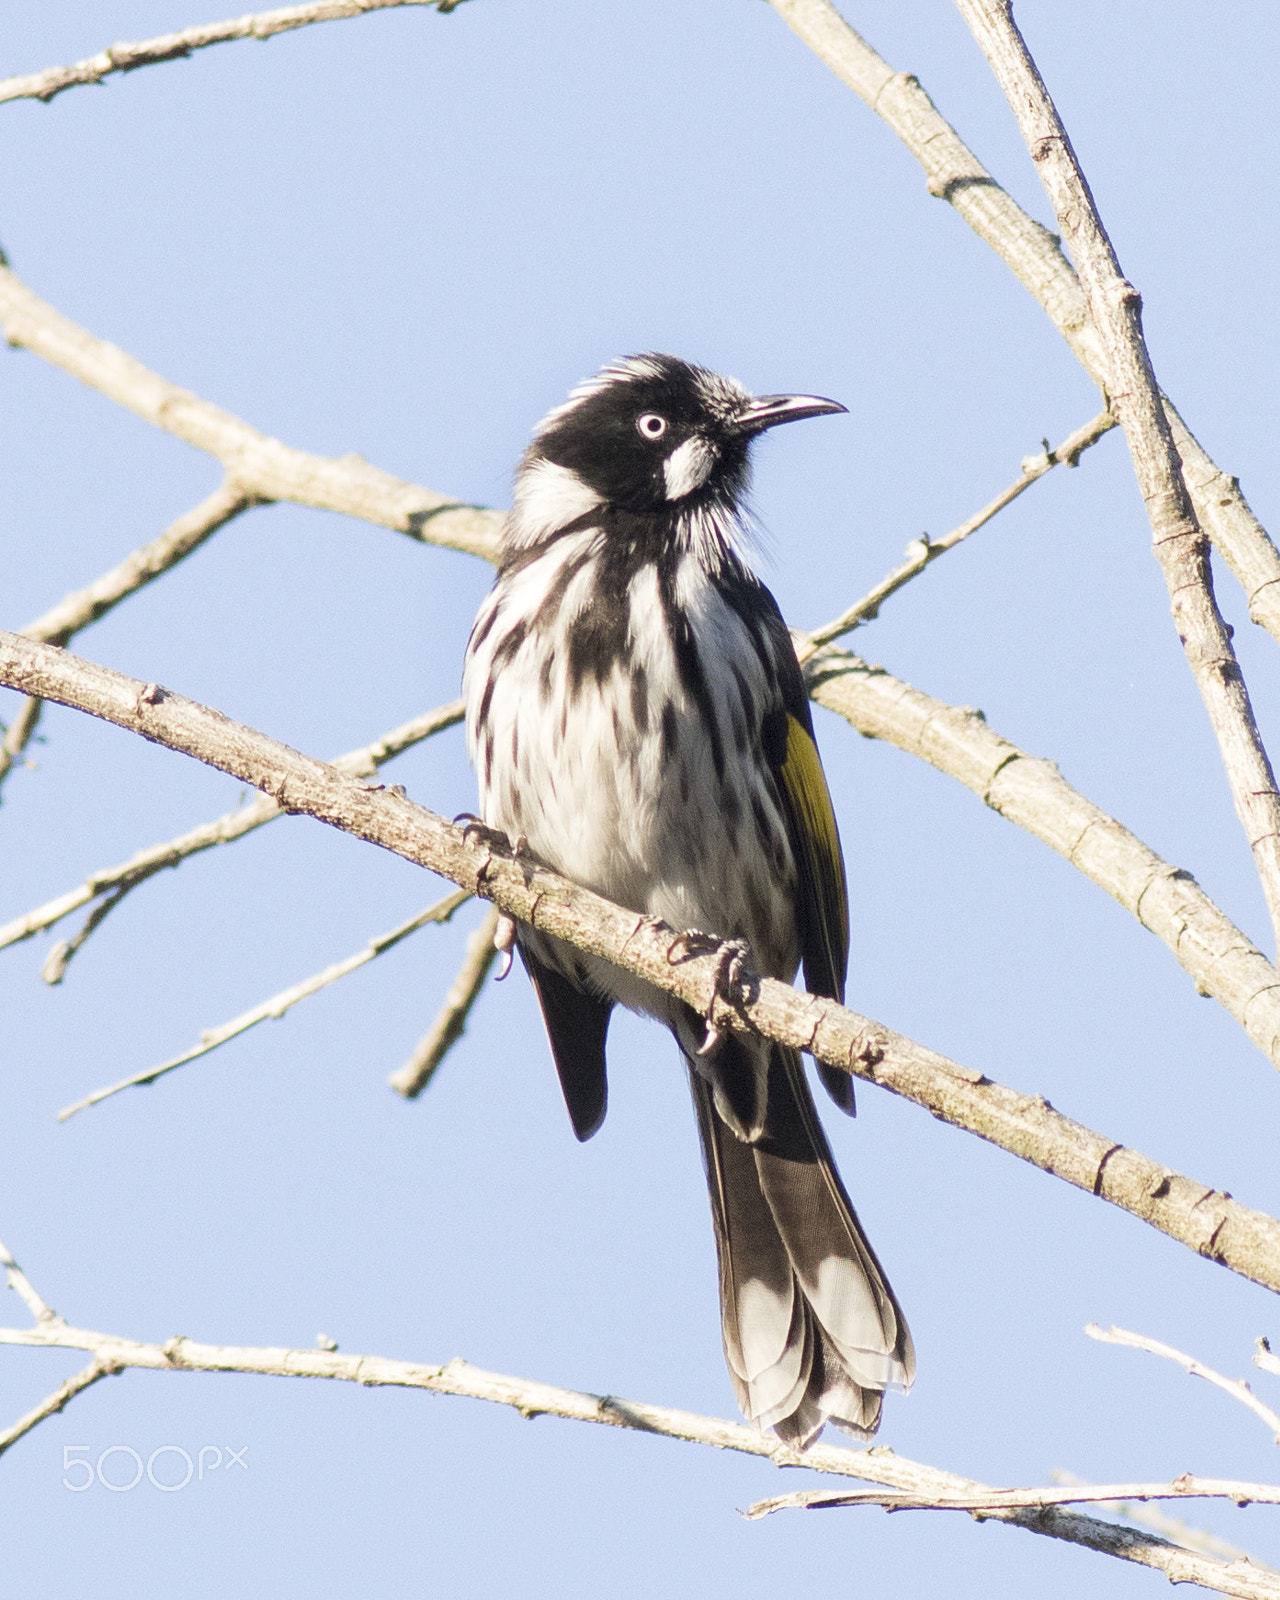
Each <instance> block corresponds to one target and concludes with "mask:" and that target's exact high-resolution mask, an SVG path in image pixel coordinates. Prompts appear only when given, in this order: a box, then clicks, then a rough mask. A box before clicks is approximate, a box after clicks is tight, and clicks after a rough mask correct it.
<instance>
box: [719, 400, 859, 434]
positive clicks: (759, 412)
mask: <svg viewBox="0 0 1280 1600" xmlns="http://www.w3.org/2000/svg"><path fill="white" fill-rule="evenodd" d="M848 409H849V408H848V406H842V405H841V404H840V402H839V401H838V400H824V399H822V398H821V396H820V395H816V394H762V395H758V396H757V397H756V398H755V399H754V400H752V401H751V403H750V404H749V405H747V406H746V407H744V409H743V410H742V411H741V412H739V414H738V418H737V421H736V422H735V424H734V431H735V432H737V433H745V434H747V435H748V436H750V435H752V434H756V433H763V432H764V430H765V429H766V428H776V427H777V426H778V424H779V423H780V422H799V421H800V420H801V419H802V418H803V417H822V416H826V415H827V413H828V412H833V411H847V410H848Z"/></svg>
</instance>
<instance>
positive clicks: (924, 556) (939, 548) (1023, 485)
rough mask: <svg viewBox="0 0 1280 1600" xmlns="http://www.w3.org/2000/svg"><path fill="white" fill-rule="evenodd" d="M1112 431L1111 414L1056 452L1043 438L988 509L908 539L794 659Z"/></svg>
mask: <svg viewBox="0 0 1280 1600" xmlns="http://www.w3.org/2000/svg"><path fill="white" fill-rule="evenodd" d="M1115 426H1116V419H1115V417H1114V416H1112V414H1111V412H1110V411H1100V412H1099V413H1098V415H1097V416H1096V417H1094V419H1093V421H1092V422H1086V423H1085V425H1084V426H1083V427H1082V428H1077V429H1076V431H1075V432H1074V433H1072V434H1069V435H1068V436H1067V438H1065V439H1064V440H1063V441H1062V443H1061V444H1060V445H1059V446H1058V447H1057V449H1056V450H1051V449H1050V448H1049V441H1048V440H1047V439H1046V440H1045V441H1044V448H1043V449H1042V450H1041V452H1040V454H1039V455H1038V456H1027V457H1026V458H1025V459H1024V461H1023V463H1022V472H1021V474H1020V475H1019V476H1018V477H1017V478H1015V480H1014V481H1013V482H1012V483H1011V484H1010V485H1009V487H1008V488H1007V489H1005V490H1003V491H1002V492H1001V493H1000V494H998V495H997V496H996V497H995V499H994V500H992V501H991V502H990V504H989V505H985V506H983V508H982V510H981V511H978V512H976V513H975V514H974V515H973V516H972V517H970V518H969V520H968V521H967V522H962V523H961V524H960V526H959V527H958V528H953V529H952V530H951V532H950V533H948V534H944V535H943V537H942V538H941V539H930V538H929V536H928V535H927V534H923V535H922V536H921V537H920V538H919V539H913V540H912V541H911V543H910V544H909V545H908V546H907V551H906V554H907V559H906V560H905V561H904V562H902V564H901V565H900V566H897V567H895V568H894V569H893V571H892V572H890V573H888V574H887V575H886V576H885V577H883V578H881V580H880V582H879V583H878V584H876V586H875V588H874V589H872V590H871V592H870V593H869V594H865V595H863V597H862V599H861V600H855V601H854V603H853V605H851V606H850V607H849V608H848V610H847V611H842V612H841V613H840V615H839V616H838V617H837V618H836V619H835V620H834V621H833V622H828V623H825V624H824V625H823V626H822V627H821V628H815V629H814V631H813V632H812V633H811V634H809V635H808V641H809V642H808V646H807V649H806V651H805V654H803V655H802V654H800V650H799V649H797V652H796V653H797V655H800V660H801V661H802V662H803V661H804V660H805V659H806V656H807V655H811V654H812V653H813V651H814V650H817V649H819V648H820V647H821V646H822V645H824V644H830V643H831V642H832V640H833V639H839V638H840V637H841V636H842V635H843V634H846V633H852V632H853V630H854V629H855V628H860V627H862V626H864V624H866V623H868V622H871V621H873V620H874V619H875V618H876V617H877V616H878V615H879V612H880V607H881V606H882V605H883V604H884V602H885V601H886V600H887V599H888V598H889V596H890V595H891V594H896V593H897V591H898V590H899V589H901V588H903V587H904V586H905V585H906V584H908V583H910V582H911V580H912V579H913V578H916V577H918V576H919V575H920V574H921V573H922V572H923V571H924V569H925V568H926V567H927V566H930V565H932V563H933V562H935V561H936V560H937V559H938V557H939V556H940V555H943V554H945V553H946V551H948V550H954V549H955V547H956V545H958V544H960V543H962V542H963V541H964V540H965V539H967V538H968V537H969V535H970V534H971V533H976V532H977V531H978V529H979V528H981V527H983V526H985V524H987V523H988V522H990V521H991V519H992V517H994V516H995V515H996V514H997V513H998V512H1000V511H1003V510H1004V508H1005V507H1006V506H1007V505H1010V504H1012V502H1013V501H1015V500H1016V499H1017V498H1018V496H1019V495H1021V494H1025V493H1026V491H1027V490H1028V489H1029V488H1030V487H1031V485H1032V484H1033V483H1037V482H1039V480H1040V479H1041V478H1043V477H1044V475H1045V473H1047V472H1051V471H1052V470H1053V468H1054V467H1057V466H1062V465H1064V464H1065V465H1066V466H1069V467H1074V466H1075V465H1076V464H1077V463H1078V462H1079V460H1080V457H1081V455H1082V454H1083V453H1084V452H1085V451H1086V450H1087V449H1088V448H1089V446H1090V445H1094V444H1097V442H1098V440H1099V439H1101V438H1102V436H1103V434H1104V433H1109V432H1110V431H1111V429H1112V428H1114V427H1115Z"/></svg>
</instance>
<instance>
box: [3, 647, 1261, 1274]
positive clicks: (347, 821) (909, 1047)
mask: <svg viewBox="0 0 1280 1600" xmlns="http://www.w3.org/2000/svg"><path fill="white" fill-rule="evenodd" d="M0 684H5V685H7V686H8V687H10V688H16V689H20V690H22V691H23V692H25V693H28V694H37V695H41V696H43V697H44V698H45V699H52V700H57V701H58V702H59V703H60V704H62V705H68V706H72V707H74V708H75V709H77V710H80V711H85V712H87V713H89V714H90V715H92V716H97V717H102V718H103V719H104V720H106V721H108V722H112V723H114V724H115V725H116V726H117V727H121V728H125V729H128V730H130V731H132V732H135V733H139V734H141V735H142V736H143V737H144V738H146V739H149V740H151V741H152V742H153V743H156V744H161V745H164V746H166V747H167V748H168V749H171V750H176V751H179V752H180V753H182V754H184V755H189V756H193V757H194V758H195V759H196V760H199V761H203V762H205V763H207V764H208V765H210V766H214V767H217V768H219V769H220V770H221V771H223V772H229V773H231V774H232V776H234V777H237V778H240V779H241V780H242V781H244V782H246V783H251V784H253V785H254V787H255V788H260V789H262V790H263V791H264V792H265V793H267V794H269V795H271V797H272V798H273V799H274V800H275V801H276V803H277V804H278V805H280V806H281V807H282V808H284V809H285V810H289V811H298V812H305V813H306V814H307V815H309V816H313V817H316V818H318V819H319V820H320V821H322V822H325V823H328V824H329V825H330V826H332V827H336V828H341V829H342V830H343V831H344V832H347V833H350V834H353V835H354V836H355V837H356V838H360V839H364V840H366V841H367V842H368V843H370V844H376V845H379V846H381V847H382V848H383V849H386V850H391V851H394V852H395V853H396V854H397V855H400V856H402V857H403V858H404V859H405V860H407V861H414V862H417V863H418V864H419V865H420V866H424V867H428V868H430V869H431V871H433V872H437V873H440V874H441V875H442V876H444V877H447V878H451V879H452V880H453V881H454V882H455V883H457V884H459V885H460V886H461V887H463V888H465V889H467V890H469V891H470V892H471V893H472V894H478V895H480V896H481V897H482V898H483V899H486V900H491V901H492V902H493V903H494V904H495V905H496V906H497V907H498V908H499V909H500V910H501V911H504V912H506V914H507V915H508V916H510V917H512V918H514V919H515V920H517V921H519V922H525V923H528V924H530V925H531V926H532V927H534V928H537V929H538V930H539V931H541V932H544V933H547V934H550V935H551V936H552V937H553V938H559V939H565V940H567V941H568V942H569V943H571V944H573V945H574V946H575V947H576V948H578V949H580V950H585V951H587V952H588V953H589V954H592V955H599V956H602V957H604V958H605V959H606V960H608V961H611V962H613V963H614V964H615V965H616V966H618V967H620V968H621V969H622V970H624V971H627V972H631V973H634V974H635V975H636V976H637V977H639V978H642V979H644V980H645V981H646V982H649V983H652V984H655V985H656V986H657V987H658V988H660V989H662V990H663V991H665V992H666V993H668V994H673V995H675V996H676V997H677V998H678V999H681V1000H683V1001H685V1002H686V1003H687V1004H689V1005H692V1006H693V1007H694V1008H695V1009H696V1010H697V1011H698V1012H699V1013H701V1014H704V1015H706V1016H707V1018H708V1020H709V1021H711V1022H712V1023H713V1024H714V1025H715V1026H716V1027H717V1028H719V1029H721V1030H723V1029H725V1028H733V1029H736V1030H739V1031H744V1032H753V1031H754V1032H759V1033H761V1034H764V1035H765V1036H767V1037H768V1038H771V1039H776V1040H777V1041H778V1042H779V1043H781V1044H785V1045H789V1046H791V1047H792V1048H794V1049H797V1050H802V1051H805V1052H806V1053H808V1054H810V1055H813V1056H814V1057H816V1059H818V1060H819V1061H825V1062H827V1063H828V1064H829V1065H831V1066H835V1067H838V1068H839V1069H840V1070H841V1071H844V1072H849V1073H851V1074H853V1075H854V1076H856V1077H859V1078H863V1079H865V1080H867V1081H868V1082H871V1083H877V1084H879V1085H881V1087H883V1088H886V1089H890V1090H891V1091H892V1092H893V1093H895V1094H898V1095H901V1096H903V1097H904V1098H905V1099H909V1100H912V1101H914V1102H915V1103H916V1104H917V1105H921V1106H924V1107H925V1108H926V1109H927V1110H928V1111H930V1112H932V1113H933V1115H935V1116H937V1117H939V1118H940V1119H941V1120H943V1121H945V1122H950V1123H953V1124H955V1125H956V1126H958V1127H963V1128H967V1129H968V1130H969V1131H970V1132H971V1133H976V1134H977V1135H978V1136H979V1137H980V1138H983V1139H987V1140H989V1141H990V1142H991V1143H993V1144H997V1145H999V1146H1000V1147H1001V1148H1002V1149H1006V1150H1008V1151H1010V1152H1011V1153H1012V1154H1014V1155H1017V1156H1019V1157H1021V1158H1022V1159H1023V1160H1025V1161H1029V1162H1031V1163H1032V1164H1033V1165H1035V1166H1038V1167H1040V1168H1041V1169H1042V1170H1044V1171H1046V1172H1052V1173H1053V1174H1055V1175H1056V1176H1057V1177H1060V1178H1062V1179H1063V1180H1064V1181H1065V1182H1067V1183H1071V1184H1074V1185H1075V1186H1076V1187H1078V1188H1081V1189H1084V1190H1085V1191H1086V1192H1088V1193H1090V1194H1094V1195H1098V1196H1100V1197H1101V1198H1102V1199H1105V1200H1107V1201H1109V1202H1110V1203H1111V1204H1113V1205H1116V1206H1119V1207H1120V1208H1121V1209H1123V1210H1125V1211H1128V1212H1130V1213H1131V1214H1132V1215H1134V1216H1137V1217H1141V1218H1142V1219H1143V1221H1145V1222H1148V1223H1150V1225H1151V1226H1152V1227H1154V1228H1157V1229H1159V1230H1160V1231H1161V1232H1162V1233H1166V1234H1168V1235H1169V1237H1171V1238H1175V1239H1178V1240H1180V1241H1181V1242H1182V1243H1183V1244H1185V1245H1187V1246H1188V1247H1189V1248H1190V1249H1192V1250H1195V1251H1196V1252H1197V1253H1198V1254H1200V1255H1203V1256H1207V1257H1208V1258H1209V1259H1210V1260H1213V1261H1217V1262H1220V1263H1221V1264H1222V1265H1224V1266H1226V1267H1229V1268H1230V1269H1231V1270H1232V1271H1233V1272H1238V1273H1239V1274H1240V1275H1241V1276H1243V1277H1246V1278H1249V1279H1250V1280H1251V1281H1252V1282H1254V1283H1258V1284H1261V1285H1262V1286H1263V1287H1265V1288H1270V1289H1275V1290H1280V1222H1277V1221H1276V1219H1275V1218H1273V1217H1269V1216H1267V1215H1266V1214H1265V1213H1263V1212H1259V1211H1254V1210H1251V1209H1250V1208H1249V1207H1247V1206H1243V1205H1241V1204H1240V1202H1239V1201H1238V1200H1236V1199H1234V1198H1233V1197H1232V1196H1230V1195H1228V1194H1225V1193H1220V1192H1219V1191H1217V1190H1214V1189H1210V1188H1208V1187H1207V1186H1205V1185H1203V1184H1198V1183H1196V1182H1194V1181H1193V1180H1191V1179H1189V1178H1184V1177H1181V1176H1180V1175H1179V1174H1177V1173H1174V1172H1172V1171H1171V1170H1170V1169H1169V1168H1167V1167H1162V1166H1160V1165H1159V1164H1158V1163H1157V1162H1154V1161H1151V1160H1150V1159H1148V1158H1147V1157H1146V1156H1143V1155H1140V1154H1138V1152H1137V1151H1134V1150H1129V1149H1126V1148H1125V1147H1124V1146H1123V1145H1120V1144H1118V1143H1117V1142H1116V1141H1114V1140H1110V1139H1107V1138H1105V1137H1104V1136H1103V1135H1101V1134H1098V1133H1094V1132H1092V1131H1091V1130H1090V1129H1088V1128H1085V1127H1083V1126H1082V1125H1081V1124H1079V1123H1076V1122H1072V1121H1071V1120H1070V1119H1069V1118H1067V1117H1064V1116H1062V1115H1061V1114H1060V1113H1059V1112H1057V1111H1055V1110H1054V1109H1053V1107H1052V1106H1051V1105H1049V1103H1048V1101H1047V1100H1045V1099H1044V1097H1043V1096H1034V1097H1033V1096H1030V1095H1023V1094H1018V1093H1017V1092H1016V1091H1014V1090H1012V1089H1007V1088H1005V1087H1003V1086H1002V1085H1000V1084H997V1083H993V1082H992V1081H991V1080H990V1079H988V1078H985V1077H984V1076H983V1075H982V1073H981V1072H979V1071H976V1070H974V1069H973V1068H971V1067H965V1066H962V1065H960V1064H959V1063H957V1062H954V1061H949V1060H947V1058H946V1057H945V1056H940V1055H938V1054H937V1053H936V1052H935V1051H932V1050H929V1049H927V1048H926V1047H924V1046H922V1045H918V1044H916V1043H914V1042H913V1041H912V1040H910V1039H907V1038H905V1037H904V1036H903V1035H901V1034H897V1033H894V1032H893V1030H892V1029H889V1028H885V1027H883V1026H882V1025H881V1024H879V1023H877V1022H873V1021H871V1020H870V1019H869V1018H867V1017H863V1016H860V1015H859V1014H858V1013H857V1012H854V1011H850V1010H848V1009H846V1008H845V1007H844V1006H840V1005H837V1004H836V1003H835V1001H833V1000H827V999H822V998H820V997H818V996H816V995H808V994H804V993H802V992H800V991H798V990H796V989H793V988H792V987H791V986H790V985H789V984H785V983H781V982H779V981H778V980H777V979H774V978H762V977H760V976H758V975H757V974H755V973H752V972H750V971H749V970H744V972H743V974H742V976H741V979H740V980H739V981H738V982H737V984H736V985H735V986H734V991H733V992H732V993H731V994H728V995H726V994H725V992H724V987H723V984H722V982H721V974H722V973H723V971H724V970H725V966H724V964H725V959H726V955H727V953H728V951H727V947H725V946H723V945H719V944H716V943H715V942H714V941H706V942H705V947H704V944H703V943H702V942H701V941H691V940H689V939H688V938H687V937H686V936H684V935H681V934H677V933H676V932H675V931H674V930H673V929H671V928H669V927H667V926H666V925H665V924H664V923H662V922H660V921H658V920H657V919H656V918H653V917H648V916H644V915H640V914H637V913H636V912H633V911H626V910H624V909H623V908H622V907H620V906H616V905H612V904H610V902H609V901H607V900H602V899H601V898H600V896H599V895H596V894H593V893H592V892H591V891H590V890H587V889H582V888H579V887H577V886H576V885H574V884H571V883H569V882H568V881H567V880H565V879H564V878H561V877H558V876H557V875H556V874H555V873H552V872H549V871H547V870H546V869H545V868H542V867H539V866H537V865H536V864H535V863H533V862H532V861H530V860H529V859H528V858H527V857H526V856H519V857H517V856H516V855H515V854H514V853H513V852H512V850H511V849H510V848H509V847H508V846H507V845H506V844H505V842H504V841H502V840H501V839H500V838H499V837H498V836H497V835H495V834H492V833H490V832H489V831H488V830H486V829H484V828H482V827H480V826H479V825H472V826H470V827H468V828H460V827H458V826H457V825H456V824H454V823H450V822H447V821H446V820H445V819H444V818H443V817H438V816H436V815H435V814H434V813H433V812H430V811H427V810H426V809H424V808H423V807H421V806H417V805H414V803H413V802H412V801H411V800H409V799H408V798H407V796H405V795H404V794H402V793H397V792H396V791H395V790H389V789H383V788H382V787H381V785H378V786H370V785H367V784H362V783H360V782H358V781H357V780H356V779H355V778H352V777H350V776H348V775H347V774H345V773H341V772H338V771H337V770H336V769H335V768H333V767H330V766H326V765H325V764H324V763H323V762H320V761H316V760H315V759H314V758H312V757H310V756H304V755H301V754H299V753H298V752H297V751H296V750H291V749H290V748H289V747H288V746H287V745H282V744H279V743H277V741H275V740H274V739H270V738H268V737H266V735H264V734H261V733H258V732H256V731H255V730H254V729H252V728H247V727H245V726H244V725H243V724H242V723H236V722H232V721H231V720H230V718H228V717H224V716H223V715H222V714H221V713H220V712H217V711H212V710H210V709H208V708H207V707H204V706H200V705H198V704H196V703H195V702H194V701H191V700H187V699H185V698H183V697H182V696H181V695H178V694H175V693H173V692H172V691H171V690H168V689H163V688H161V687H160V686H159V685H158V684H146V683H141V682H139V681H138V680H137V679H136V678H128V677H125V676H124V675H123V674H122V673H118V672H112V671H110V670H109V669H108V668H105V667H100V666H95V665H93V664H92V663H90V662H87V661H84V660H81V659H80V658H78V657H76V656H73V655H70V654H69V653H67V652H66V651H61V650H56V649H54V648H52V647H51V646H49V645H42V644H36V643H34V642H33V641H32V640H30V639H25V638H23V637H22V636H21V635H20V634H13V633H0Z"/></svg>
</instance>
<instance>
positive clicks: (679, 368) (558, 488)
mask: <svg viewBox="0 0 1280 1600" xmlns="http://www.w3.org/2000/svg"><path fill="white" fill-rule="evenodd" d="M843 410H845V407H844V406H842V405H840V404H838V403H837V402H836V401H834V400H823V399H821V398H819V397H818V396H817V395H811V394H771V395H761V396H756V395H752V394H750V393H748V391H747V390H746V389H744V388H743V387H742V385H741V384H740V383H737V382H735V380H734V379H732V378H722V377H720V376H718V375H717V374H716V373H714V372H708V371H707V370H706V369H705V368H704V367H695V366H693V365H691V364H690V363H689V362H687V361H681V360H680V359H679V358H678V357H676V356H667V355H640V356H628V357H627V358H626V359H625V360H621V361H616V362H611V363H610V364H609V365H608V366H607V367H605V368H603V369H602V370H601V371H600V372H599V373H597V374H596V376H595V377H594V378H588V379H587V381H586V382H585V383H581V384H579V385H578V387H577V388H576V389H575V390H574V391H573V393H572V394H571V395H570V396H569V398H568V400H567V401H565V403H564V404H563V405H561V406H557V407H556V409H555V410H554V411H552V412H551V413H550V415H549V416H547V417H545V418H544V419H543V421H542V422H541V423H540V424H539V426H538V428H537V431H536V432H535V433H534V436H533V442H532V443H531V444H530V446H529V448H528V449H527V450H526V451H525V454H524V458H523V460H522V461H521V464H520V472H519V475H518V477H517V480H516V514H515V518H514V524H513V530H512V531H513V533H514V535H515V538H516V540H517V541H518V542H519V543H536V542H540V541H541V540H543V539H546V538H549V537H553V536H554V535H555V534H556V533H557V532H559V531H561V530H562V529H564V528H566V527H568V526H569V525H570V524H571V523H577V522H579V521H580V519H582V518H583V517H586V516H588V515H589V514H590V513H591V512H593V511H595V510H596V509H597V508H600V507H605V506H608V507H611V508H613V509H615V510H618V511H625V512H631V513H633V514H640V515H645V514H650V515H656V514H664V513H671V512H673V511H674V512H680V511H683V510H687V509H691V508H692V507H694V506H695V505H697V504H699V503H714V504H718V505H719V506H721V507H723V508H724V509H725V510H726V511H728V512H730V513H732V512H734V511H736V510H737V508H738V503H739V500H740V497H741V496H742V494H743V492H744V491H745V489H746V484H747V473H748V453H749V451H750V447H751V441H752V440H753V439H754V438H755V437H756V436H757V435H758V434H761V433H763V432H764V431H765V429H766V428H772V427H776V426H777V425H778V424H779V423H781V422H796V421H799V420H800V418H802V417H817V416H822V415H823V414H824V413H826V412H832V411H843Z"/></svg>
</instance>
